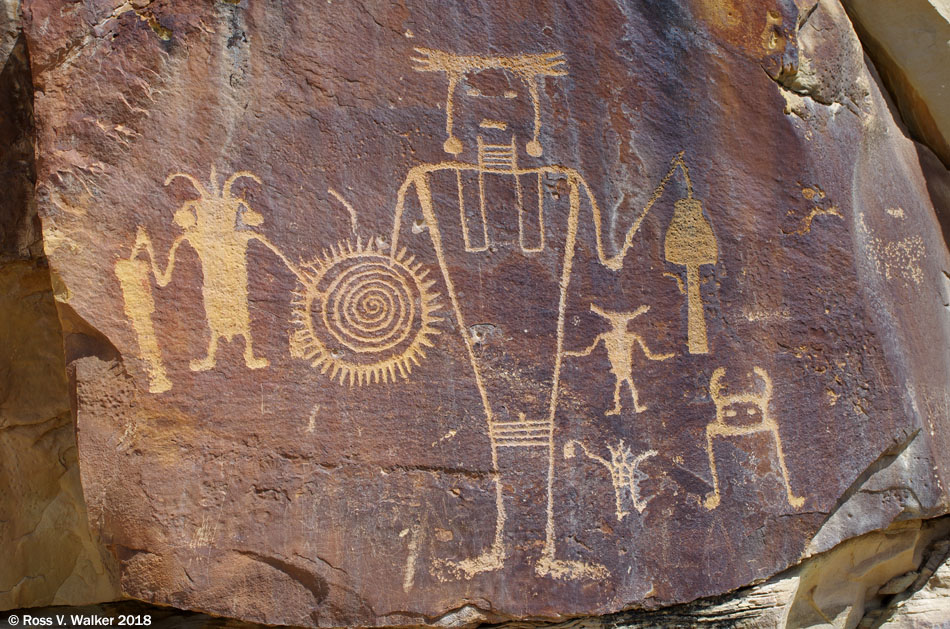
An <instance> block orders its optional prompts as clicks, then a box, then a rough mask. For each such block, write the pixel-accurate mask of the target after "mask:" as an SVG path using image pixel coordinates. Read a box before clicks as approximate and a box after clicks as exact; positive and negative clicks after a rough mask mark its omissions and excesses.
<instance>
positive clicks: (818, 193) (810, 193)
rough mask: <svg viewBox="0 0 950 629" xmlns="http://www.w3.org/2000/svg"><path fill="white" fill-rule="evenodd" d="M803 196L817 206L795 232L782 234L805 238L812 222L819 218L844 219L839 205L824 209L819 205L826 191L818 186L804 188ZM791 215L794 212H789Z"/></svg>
mask: <svg viewBox="0 0 950 629" xmlns="http://www.w3.org/2000/svg"><path fill="white" fill-rule="evenodd" d="M802 196H803V197H805V198H806V199H808V200H809V201H814V202H815V205H813V206H812V208H811V210H810V211H809V212H808V214H807V215H806V216H805V218H803V219H802V221H801V225H800V226H799V227H798V229H796V230H794V231H783V232H782V233H784V234H786V235H791V234H794V235H796V236H804V235H805V234H807V233H809V232H810V231H811V224H812V222H813V221H814V220H815V218H817V217H819V216H836V217H837V218H842V219H843V218H844V216H842V214H841V208H839V207H838V206H837V205H829V206H828V207H822V206H821V205H819V203H820V202H821V201H822V200H823V199H824V198H825V191H824V190H822V189H821V188H819V187H818V186H814V187H805V188H802ZM789 214H792V211H789Z"/></svg>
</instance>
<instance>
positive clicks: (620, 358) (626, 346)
mask: <svg viewBox="0 0 950 629" xmlns="http://www.w3.org/2000/svg"><path fill="white" fill-rule="evenodd" d="M590 309H591V312H594V313H596V314H598V315H600V316H601V317H603V318H605V319H607V321H609V322H610V330H608V331H607V332H602V333H601V334H598V335H597V337H596V338H595V339H594V342H593V343H591V344H590V347H588V348H587V349H585V350H582V351H579V352H565V355H566V356H589V355H590V354H591V352H593V351H594V349H595V348H596V347H597V344H598V343H603V344H604V347H605V348H607V360H609V361H610V373H611V374H613V376H614V378H615V379H616V383H615V385H614V407H613V408H612V409H610V410H609V411H607V412H606V413H605V414H606V415H619V414H620V410H621V408H622V405H621V403H620V390H621V388H622V387H623V385H624V384H626V385H627V386H628V387H629V388H630V395H631V397H632V398H633V408H634V410H635V411H636V412H638V413H640V412H642V411H645V410H647V407H646V405H642V404H640V401H639V399H638V397H637V388H636V386H634V384H633V350H634V344H639V345H640V349H642V350H643V355H644V356H646V357H647V359H648V360H669V359H670V358H672V357H673V356H674V355H675V354H672V353H670V354H654V353H653V352H652V351H650V348H649V347H647V344H646V342H645V341H644V340H643V337H641V336H640V335H639V334H634V333H633V332H631V331H630V330H629V326H630V322H631V321H633V320H634V319H636V318H637V317H639V316H640V315H642V314H643V313H645V312H647V311H648V310H649V309H650V306H640V307H639V308H637V309H636V310H634V311H633V312H610V311H608V310H602V309H600V308H598V307H597V306H595V305H593V304H591V306H590Z"/></svg>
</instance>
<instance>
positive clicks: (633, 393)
mask: <svg viewBox="0 0 950 629" xmlns="http://www.w3.org/2000/svg"><path fill="white" fill-rule="evenodd" d="M626 382H627V386H628V387H630V396H631V397H632V398H633V410H635V411H636V412H638V413H642V412H643V411H645V410H647V407H646V406H642V405H641V404H640V401H639V400H638V399H637V388H636V387H635V386H633V380H630V379H627V380H626Z"/></svg>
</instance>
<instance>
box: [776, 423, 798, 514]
mask: <svg viewBox="0 0 950 629" xmlns="http://www.w3.org/2000/svg"><path fill="white" fill-rule="evenodd" d="M772 436H773V437H775V450H776V451H777V452H778V463H779V465H780V466H781V467H782V478H784V479H785V493H786V495H787V496H788V504H790V505H792V506H793V507H795V508H796V509H798V508H800V507H801V506H802V505H803V504H805V498H804V496H796V495H795V494H793V493H792V485H791V483H790V482H789V480H788V468H787V467H785V453H784V452H782V439H781V437H779V435H778V429H775V428H773V429H772Z"/></svg>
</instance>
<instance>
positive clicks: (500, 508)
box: [23, 0, 950, 626]
mask: <svg viewBox="0 0 950 629" xmlns="http://www.w3.org/2000/svg"><path fill="white" fill-rule="evenodd" d="M23 12H24V19H25V30H26V35H27V41H28V44H29V47H30V54H31V63H32V71H33V81H34V86H35V89H36V94H35V112H36V125H37V134H36V135H37V147H36V150H37V175H36V176H37V201H38V204H39V213H40V216H41V218H42V223H43V236H44V244H45V247H46V253H47V255H48V257H49V263H50V267H51V270H52V272H53V273H54V278H55V282H56V287H57V290H56V293H57V296H58V299H59V301H60V309H61V312H63V313H68V316H69V317H71V318H69V320H73V321H77V322H82V324H83V325H84V326H85V327H81V326H79V324H78V323H77V324H76V327H75V328H74V329H75V330H76V332H74V333H73V332H70V329H67V330H66V332H67V335H68V336H67V339H66V348H67V356H66V358H67V361H68V363H69V365H70V369H71V370H72V372H74V386H75V396H74V405H75V411H76V417H77V427H78V438H79V461H80V470H81V474H82V483H83V490H84V493H85V499H86V502H87V504H88V507H89V510H90V522H91V523H92V524H93V526H94V528H95V530H96V533H97V534H98V535H99V536H100V537H101V538H102V540H103V542H104V543H105V544H106V545H107V547H109V548H110V549H111V550H112V552H113V553H114V554H115V557H116V559H117V560H118V564H119V578H120V584H121V585H120V587H121V591H122V593H123V594H124V595H125V596H128V597H134V598H139V599H143V600H146V601H151V602H155V603H160V604H162V605H172V606H176V607H180V608H187V609H193V610H200V611H206V612H210V613H214V614H219V615H225V616H230V617H235V618H240V619H245V620H250V621H256V622H266V623H271V624H291V625H305V626H336V625H406V624H448V625H458V624H467V623H473V622H477V621H498V620H502V619H506V618H535V619H536V618H552V619H555V618H566V617H570V616H577V615H591V614H603V613H609V612H614V611H618V610H622V609H627V608H631V607H645V608H654V607H660V606H667V605H673V604H676V603H681V602H687V601H691V600H694V599H696V598H699V597H704V596H709V595H714V594H720V593H724V592H727V591H729V590H733V589H735V588H738V587H740V586H743V585H747V584H750V583H752V582H754V581H758V580H763V579H766V578H768V577H771V576H772V575H775V574H777V573H779V572H781V571H783V570H785V569H786V568H788V567H789V566H792V565H795V564H797V563H798V562H799V561H800V560H801V559H803V558H804V557H806V556H808V555H811V554H814V553H817V552H821V551H823V550H827V549H828V548H831V547H833V546H835V545H836V544H838V543H839V542H841V541H844V540H846V539H848V538H850V537H854V536H857V535H860V534H863V533H866V532H868V531H872V530H876V529H879V528H884V527H886V526H887V525H888V524H890V523H891V522H892V521H894V520H896V519H906V518H921V517H929V516H932V515H939V514H941V513H944V512H946V511H947V493H946V489H945V487H947V486H948V485H947V483H948V481H950V479H948V478H947V474H948V469H947V466H948V465H950V459H948V458H947V452H950V433H948V431H947V427H946V423H947V417H948V404H950V400H948V396H947V382H948V378H950V365H948V361H950V353H948V352H947V347H948V336H950V319H948V317H950V314H948V311H947V307H946V304H947V303H950V282H948V280H947V275H946V273H945V271H946V270H947V269H948V268H950V259H948V253H947V249H946V245H945V244H944V241H943V239H942V236H941V230H940V226H939V224H938V222H937V219H936V214H935V209H934V201H932V200H931V193H930V191H928V187H927V184H928V180H925V178H924V176H923V174H922V167H921V164H920V160H921V157H919V152H918V148H917V147H916V145H915V144H914V143H913V142H912V141H911V140H909V139H908V138H906V137H905V136H904V135H903V133H902V131H901V128H900V127H899V126H898V124H897V122H896V121H895V119H894V117H893V114H892V112H891V110H890V109H889V107H888V103H887V101H886V100H885V98H884V96H882V94H881V92H880V89H879V87H878V85H877V83H876V80H875V79H874V77H873V74H872V72H871V71H870V70H869V69H868V68H867V66H866V65H865V61H864V58H863V54H862V49H861V46H860V43H859V42H858V40H857V38H856V36H855V34H854V32H853V30H852V29H851V25H850V22H849V21H848V18H847V16H846V15H845V14H844V11H843V9H841V8H840V6H839V5H837V4H836V3H831V2H828V3H821V4H818V3H817V2H815V1H814V0H811V1H806V0H798V1H796V2H792V1H791V0H774V1H766V0H761V1H756V2H745V3H738V2H736V3H733V2H707V1H701V0H678V1H675V2H674V1H670V2H663V3H646V2H641V3H613V2H606V1H603V2H601V1H595V2H553V3H546V4H539V3H533V2H513V3H504V4H502V3H494V4H490V5H488V4H485V5H479V6H477V7H476V6H474V5H470V4H469V3H463V2H457V3H446V2H422V1H412V2H409V3H407V4H404V5H398V6H397V5H395V4H390V3H374V2H364V1H361V0H355V1H353V2H346V3H343V2H327V3H320V4H313V3H294V2H285V3H282V4H273V3H248V2H241V3H234V2H214V3H212V2H207V3H186V2H165V1H160V0H157V1H155V2H150V3H135V2H133V3H124V4H120V3H119V2H118V0H116V1H115V2H101V1H93V0H86V1H83V2H75V3H71V4H67V5H64V4H63V3H61V2H56V1H51V0H28V1H24V4H23ZM924 151H926V149H920V154H924V153H923V152H924ZM924 159H925V160H926V159H928V158H926V157H925V158H924ZM933 177H934V178H936V179H935V180H936V181H942V182H945V181H946V174H945V173H936V174H934V175H933ZM930 181H931V184H932V182H933V181H934V179H931V180H930ZM71 329H73V328H71ZM80 330H81V332H80ZM76 335H81V337H82V338H81V339H80V338H78V337H77V338H73V340H72V341H71V340H70V339H71V338H72V337H75V336H76ZM908 453H912V454H913V456H912V457H911V455H910V454H908ZM901 457H908V458H910V459H912V460H911V461H910V462H909V463H908V464H907V465H906V466H899V467H889V463H890V462H891V461H894V460H904V459H902V458H901ZM884 472H886V474H884ZM873 483H879V484H880V485H881V486H882V487H883V488H882V489H881V491H876V490H875V491H865V488H866V487H867V486H870V484H873ZM875 487H876V485H875ZM915 539H916V538H915ZM895 565H897V564H895ZM900 567H901V568H903V564H900ZM889 578H890V577H889Z"/></svg>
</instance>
